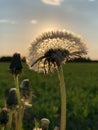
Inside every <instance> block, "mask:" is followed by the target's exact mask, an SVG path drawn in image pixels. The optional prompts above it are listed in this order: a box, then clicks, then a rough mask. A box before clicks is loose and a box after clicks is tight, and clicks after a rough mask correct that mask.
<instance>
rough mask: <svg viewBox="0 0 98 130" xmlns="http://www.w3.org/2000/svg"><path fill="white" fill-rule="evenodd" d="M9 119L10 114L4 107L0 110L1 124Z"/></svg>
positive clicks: (4, 123)
mask: <svg viewBox="0 0 98 130" xmlns="http://www.w3.org/2000/svg"><path fill="white" fill-rule="evenodd" d="M8 120H9V114H8V110H7V108H2V110H1V112H0V124H1V125H6V124H7V122H8Z"/></svg>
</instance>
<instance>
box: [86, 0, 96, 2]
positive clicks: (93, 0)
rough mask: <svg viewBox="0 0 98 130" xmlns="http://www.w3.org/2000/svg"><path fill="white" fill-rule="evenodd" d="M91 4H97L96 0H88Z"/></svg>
mask: <svg viewBox="0 0 98 130" xmlns="http://www.w3.org/2000/svg"><path fill="white" fill-rule="evenodd" d="M88 1H89V2H95V1H96V0H88Z"/></svg>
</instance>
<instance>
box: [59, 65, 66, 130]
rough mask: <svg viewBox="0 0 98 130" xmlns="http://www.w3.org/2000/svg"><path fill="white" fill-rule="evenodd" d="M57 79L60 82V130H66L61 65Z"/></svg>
mask: <svg viewBox="0 0 98 130" xmlns="http://www.w3.org/2000/svg"><path fill="white" fill-rule="evenodd" d="M58 77H59V80H60V94H61V122H60V130H66V89H65V82H64V76H63V69H62V65H60V66H59V67H58Z"/></svg>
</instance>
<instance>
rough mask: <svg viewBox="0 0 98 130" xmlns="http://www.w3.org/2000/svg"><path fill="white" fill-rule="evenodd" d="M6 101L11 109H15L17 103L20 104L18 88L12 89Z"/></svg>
mask: <svg viewBox="0 0 98 130" xmlns="http://www.w3.org/2000/svg"><path fill="white" fill-rule="evenodd" d="M6 103H7V107H8V108H10V109H13V108H14V107H15V106H16V105H18V100H17V94H16V88H11V89H10V91H9V95H8V98H7V101H6Z"/></svg>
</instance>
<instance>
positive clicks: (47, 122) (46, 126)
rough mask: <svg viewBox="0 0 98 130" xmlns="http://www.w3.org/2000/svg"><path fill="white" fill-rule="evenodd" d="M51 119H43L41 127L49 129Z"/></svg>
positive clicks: (45, 129) (44, 129)
mask: <svg viewBox="0 0 98 130" xmlns="http://www.w3.org/2000/svg"><path fill="white" fill-rule="evenodd" d="M49 123H50V121H49V120H48V119H47V118H42V119H41V128H42V130H48V127H49Z"/></svg>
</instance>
